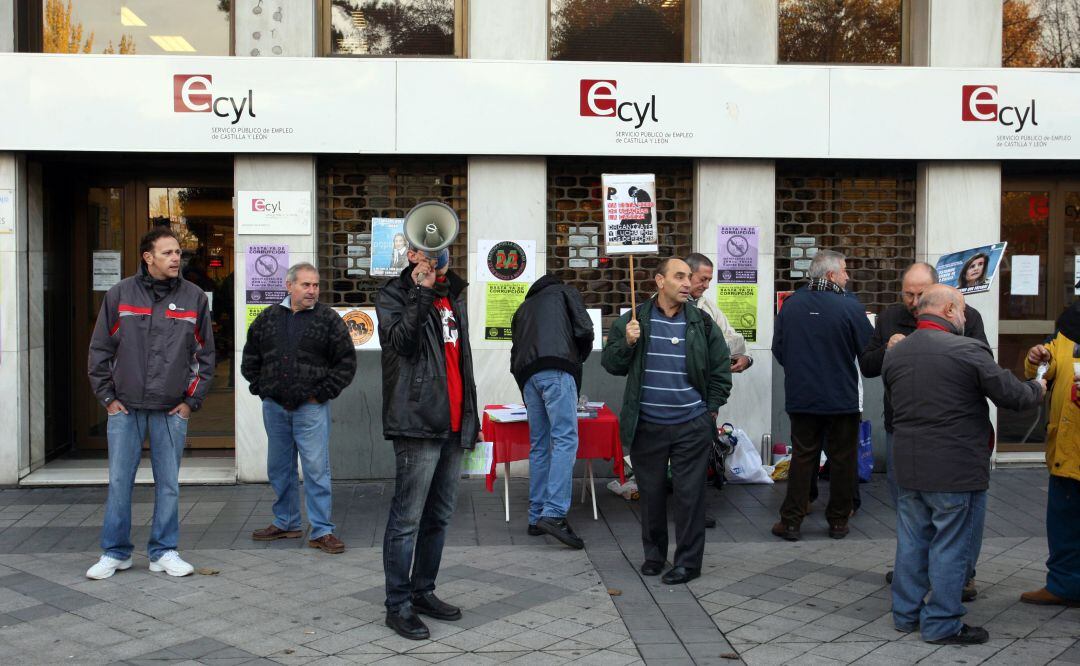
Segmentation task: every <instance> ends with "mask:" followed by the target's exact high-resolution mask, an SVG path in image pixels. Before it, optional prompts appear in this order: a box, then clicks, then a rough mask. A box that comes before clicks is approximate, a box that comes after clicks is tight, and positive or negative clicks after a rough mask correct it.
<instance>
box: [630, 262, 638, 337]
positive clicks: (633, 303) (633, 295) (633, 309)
mask: <svg viewBox="0 0 1080 666" xmlns="http://www.w3.org/2000/svg"><path fill="white" fill-rule="evenodd" d="M630 321H637V289H635V288H634V255H632V254H631V255H630Z"/></svg>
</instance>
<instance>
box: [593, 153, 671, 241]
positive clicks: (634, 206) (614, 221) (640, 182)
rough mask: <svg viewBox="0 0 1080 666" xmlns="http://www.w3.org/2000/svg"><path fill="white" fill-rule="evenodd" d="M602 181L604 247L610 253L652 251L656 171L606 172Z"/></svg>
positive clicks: (654, 229)
mask: <svg viewBox="0 0 1080 666" xmlns="http://www.w3.org/2000/svg"><path fill="white" fill-rule="evenodd" d="M601 182H602V186H601V188H600V189H601V195H602V196H603V197H604V239H605V245H606V247H605V250H604V251H605V252H606V253H607V254H609V255H612V254H651V253H655V252H656V251H657V248H658V241H657V234H656V211H655V206H656V202H655V201H654V199H655V198H656V176H655V174H651V173H631V174H612V173H605V174H603V176H602V177H601Z"/></svg>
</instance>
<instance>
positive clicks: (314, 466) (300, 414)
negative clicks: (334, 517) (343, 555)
mask: <svg viewBox="0 0 1080 666" xmlns="http://www.w3.org/2000/svg"><path fill="white" fill-rule="evenodd" d="M263 425H264V426H266V438H267V447H266V474H267V476H269V477H270V487H272V488H273V489H274V494H275V495H276V496H277V500H276V501H275V502H274V525H276V526H277V527H278V528H279V529H283V530H299V529H300V488H299V485H300V481H299V480H298V479H297V470H296V455H297V453H299V454H300V461H301V463H302V469H303V472H304V499H305V500H306V504H307V514H308V521H309V522H310V523H311V536H310V537H309V538H311V539H318V538H319V537H322V536H324V535H326V534H333V532H334V524H333V523H332V522H330V402H329V401H327V402H322V403H318V404H316V403H313V402H305V403H304V404H302V405H300V406H299V407H297V408H296V409H294V410H293V411H291V412H290V411H289V410H287V409H285V408H284V407H282V406H281V405H279V404H278V403H276V402H274V401H273V400H270V399H266V400H263Z"/></svg>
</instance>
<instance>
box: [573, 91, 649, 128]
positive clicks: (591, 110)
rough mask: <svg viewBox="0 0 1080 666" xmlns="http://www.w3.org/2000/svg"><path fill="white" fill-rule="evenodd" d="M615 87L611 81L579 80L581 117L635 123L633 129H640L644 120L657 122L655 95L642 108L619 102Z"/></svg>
mask: <svg viewBox="0 0 1080 666" xmlns="http://www.w3.org/2000/svg"><path fill="white" fill-rule="evenodd" d="M617 86H618V83H617V82H616V81H615V80H613V79H581V88H580V108H581V115H583V116H593V117H596V116H599V117H601V118H618V119H619V120H621V121H623V122H624V123H633V122H636V123H637V124H636V125H634V129H640V128H641V126H642V125H644V124H645V121H646V120H651V121H652V122H654V123H655V122H659V121H658V120H657V119H656V95H651V96H650V97H649V101H648V102H645V105H644V106H642V105H641V104H639V103H638V102H620V101H619V100H618V97H617V96H616V88H617Z"/></svg>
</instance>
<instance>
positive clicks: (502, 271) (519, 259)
mask: <svg viewBox="0 0 1080 666" xmlns="http://www.w3.org/2000/svg"><path fill="white" fill-rule="evenodd" d="M476 280H477V282H533V281H535V280H536V241H532V240H483V239H480V240H478V241H476Z"/></svg>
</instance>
